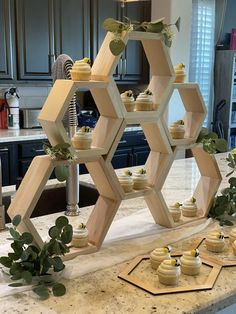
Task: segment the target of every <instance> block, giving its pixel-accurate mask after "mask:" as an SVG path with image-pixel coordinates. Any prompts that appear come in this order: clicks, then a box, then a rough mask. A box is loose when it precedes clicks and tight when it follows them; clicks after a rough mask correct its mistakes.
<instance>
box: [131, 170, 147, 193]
mask: <svg viewBox="0 0 236 314" xmlns="http://www.w3.org/2000/svg"><path fill="white" fill-rule="evenodd" d="M133 181H134V186H133V188H134V190H142V189H145V188H146V187H147V174H146V170H145V169H143V168H141V169H139V170H138V171H137V172H135V173H134V175H133Z"/></svg>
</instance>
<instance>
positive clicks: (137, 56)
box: [92, 0, 151, 83]
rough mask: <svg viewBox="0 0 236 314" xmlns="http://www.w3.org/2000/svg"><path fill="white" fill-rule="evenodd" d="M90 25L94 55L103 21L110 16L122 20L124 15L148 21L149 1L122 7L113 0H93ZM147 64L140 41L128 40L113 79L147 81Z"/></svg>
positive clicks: (149, 12)
mask: <svg viewBox="0 0 236 314" xmlns="http://www.w3.org/2000/svg"><path fill="white" fill-rule="evenodd" d="M92 17H93V18H92V27H93V34H94V41H93V56H94V57H95V56H96V54H97V52H98V50H99V47H100V46H101V44H102V42H103V39H104V37H105V34H106V32H105V30H104V29H103V27H102V24H103V21H104V20H105V19H106V18H108V17H112V18H115V19H118V20H120V21H124V20H125V17H128V18H130V19H131V20H136V21H139V22H143V21H150V18H151V3H150V2H145V1H144V2H130V3H128V2H127V3H126V4H125V7H124V8H123V7H122V6H121V4H120V3H119V2H117V1H114V0H93V7H92ZM148 69H149V66H148V62H147V59H146V56H145V54H144V52H143V49H142V46H141V43H140V42H137V41H130V42H129V44H128V47H127V48H126V49H125V51H124V53H123V54H122V58H121V59H120V63H119V64H118V66H117V69H116V73H115V79H116V80H119V81H139V82H142V83H146V82H148V78H149V70H148Z"/></svg>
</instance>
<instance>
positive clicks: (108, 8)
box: [91, 0, 120, 79]
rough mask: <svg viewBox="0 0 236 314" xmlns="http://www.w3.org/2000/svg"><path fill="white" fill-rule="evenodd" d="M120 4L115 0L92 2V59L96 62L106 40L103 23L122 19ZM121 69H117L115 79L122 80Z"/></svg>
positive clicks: (96, 0) (95, 0)
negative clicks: (111, 19)
mask: <svg viewBox="0 0 236 314" xmlns="http://www.w3.org/2000/svg"><path fill="white" fill-rule="evenodd" d="M119 7H120V4H119V3H118V2H116V1H113V0H93V1H92V7H91V12H92V19H91V25H92V30H93V41H91V44H92V49H91V52H92V59H93V60H94V59H95V57H96V55H97V53H98V51H99V48H100V47H101V45H102V42H103V40H104V38H105V35H106V31H105V30H104V28H103V26H102V25H103V22H104V20H105V19H106V18H108V17H111V18H114V19H116V20H117V19H120V15H119V14H120V9H119ZM119 73H120V67H119V65H118V67H117V68H116V72H115V73H114V78H115V79H120V75H119Z"/></svg>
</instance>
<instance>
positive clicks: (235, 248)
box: [232, 240, 236, 255]
mask: <svg viewBox="0 0 236 314" xmlns="http://www.w3.org/2000/svg"><path fill="white" fill-rule="evenodd" d="M232 249H233V252H234V255H236V240H235V241H234V242H233V243H232Z"/></svg>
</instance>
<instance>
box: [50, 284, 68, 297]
mask: <svg viewBox="0 0 236 314" xmlns="http://www.w3.org/2000/svg"><path fill="white" fill-rule="evenodd" d="M52 293H53V295H54V296H55V297H60V296H62V295H64V294H65V293H66V287H65V286H64V285H63V284H62V283H55V284H54V285H53V287H52Z"/></svg>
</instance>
